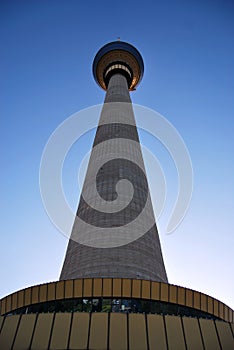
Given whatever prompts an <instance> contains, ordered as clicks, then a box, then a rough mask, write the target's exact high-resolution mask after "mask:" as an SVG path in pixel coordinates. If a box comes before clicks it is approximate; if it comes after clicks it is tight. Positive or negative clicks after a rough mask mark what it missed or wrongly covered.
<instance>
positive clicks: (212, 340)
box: [199, 319, 220, 350]
mask: <svg viewBox="0 0 234 350" xmlns="http://www.w3.org/2000/svg"><path fill="white" fill-rule="evenodd" d="M199 322H200V326H201V332H202V338H203V342H204V345H205V349H206V350H216V349H218V350H220V346H219V341H218V336H217V333H216V330H215V325H214V321H213V320H205V319H199Z"/></svg>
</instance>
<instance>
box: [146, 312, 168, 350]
mask: <svg viewBox="0 0 234 350" xmlns="http://www.w3.org/2000/svg"><path fill="white" fill-rule="evenodd" d="M147 324H148V338H149V348H150V349H152V350H154V349H160V350H164V349H165V350H166V349H167V342H166V334H165V327H164V321H163V316H162V315H147Z"/></svg>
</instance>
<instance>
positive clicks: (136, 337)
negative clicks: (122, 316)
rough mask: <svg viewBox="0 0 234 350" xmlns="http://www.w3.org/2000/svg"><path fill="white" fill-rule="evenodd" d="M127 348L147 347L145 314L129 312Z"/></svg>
mask: <svg viewBox="0 0 234 350" xmlns="http://www.w3.org/2000/svg"><path fill="white" fill-rule="evenodd" d="M128 317H129V350H143V349H147V339H146V324H145V315H143V314H129V315H128Z"/></svg>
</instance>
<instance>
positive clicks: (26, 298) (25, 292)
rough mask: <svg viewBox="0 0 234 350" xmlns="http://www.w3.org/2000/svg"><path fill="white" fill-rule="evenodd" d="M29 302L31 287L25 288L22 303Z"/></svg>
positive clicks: (26, 303)
mask: <svg viewBox="0 0 234 350" xmlns="http://www.w3.org/2000/svg"><path fill="white" fill-rule="evenodd" d="M30 304H31V288H27V289H25V290H24V305H30Z"/></svg>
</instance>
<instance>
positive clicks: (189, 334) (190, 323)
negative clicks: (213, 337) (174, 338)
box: [182, 317, 203, 350]
mask: <svg viewBox="0 0 234 350" xmlns="http://www.w3.org/2000/svg"><path fill="white" fill-rule="evenodd" d="M182 322H183V326H184V334H185V339H186V344H187V348H188V349H189V350H200V349H201V350H202V349H203V344H202V338H201V333H200V329H199V323H198V319H197V318H190V317H183V318H182Z"/></svg>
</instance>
